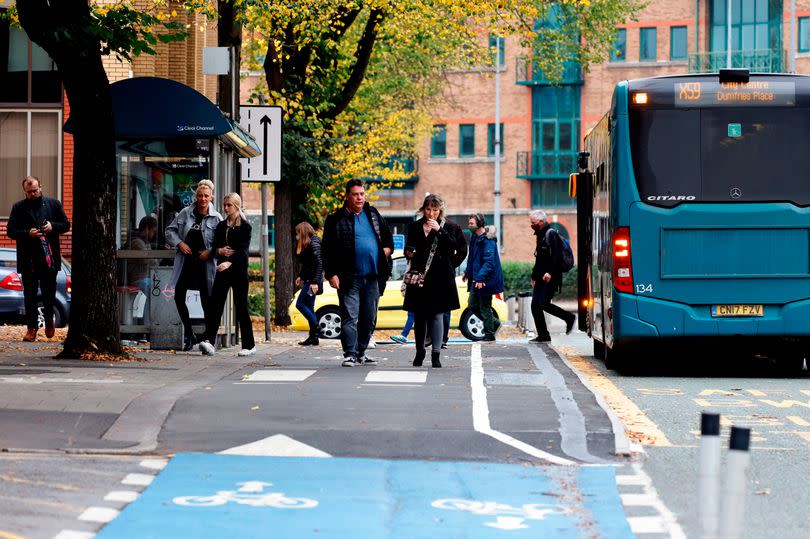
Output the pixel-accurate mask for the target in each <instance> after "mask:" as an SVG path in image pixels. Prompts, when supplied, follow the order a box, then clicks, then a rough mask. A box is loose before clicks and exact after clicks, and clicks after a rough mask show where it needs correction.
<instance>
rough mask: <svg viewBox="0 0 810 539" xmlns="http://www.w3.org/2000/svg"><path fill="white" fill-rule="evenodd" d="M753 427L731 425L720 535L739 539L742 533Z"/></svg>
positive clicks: (730, 538)
mask: <svg viewBox="0 0 810 539" xmlns="http://www.w3.org/2000/svg"><path fill="white" fill-rule="evenodd" d="M750 443H751V429H744V428H740V427H731V438H730V439H729V446H728V448H729V452H728V460H727V462H726V479H725V483H724V485H723V501H722V509H721V511H720V537H723V538H728V539H737V538H738V537H740V536H741V535H742V529H743V521H744V520H745V491H746V486H747V483H748V465H749V464H750V462H751V454H750V453H749V452H748V448H749V445H750Z"/></svg>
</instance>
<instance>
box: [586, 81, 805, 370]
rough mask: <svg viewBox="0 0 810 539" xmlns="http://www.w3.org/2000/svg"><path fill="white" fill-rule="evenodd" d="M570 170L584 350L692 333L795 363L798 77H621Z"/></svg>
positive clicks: (676, 339) (623, 348) (799, 246)
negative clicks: (587, 340)
mask: <svg viewBox="0 0 810 539" xmlns="http://www.w3.org/2000/svg"><path fill="white" fill-rule="evenodd" d="M578 166H579V168H580V170H581V172H579V173H578V174H574V175H572V178H571V191H572V196H576V198H577V210H578V266H579V268H580V271H579V279H580V281H579V283H578V284H579V310H580V313H579V314H580V317H579V318H580V329H582V330H583V331H587V332H588V334H589V335H590V336H591V337H592V339H593V348H594V356H596V357H597V358H599V359H605V361H606V363H607V366H608V367H610V368H620V367H621V366H622V365H624V364H626V363H627V362H628V360H630V359H634V358H637V357H638V354H637V353H636V352H638V351H639V350H645V351H646V352H648V355H647V356H646V357H652V356H651V353H653V352H654V350H656V349H658V350H662V349H670V348H671V345H675V344H681V343H683V342H689V343H690V344H692V341H691V339H695V340H696V341H708V343H707V344H711V343H718V344H720V345H721V346H727V345H742V346H744V347H745V349H746V350H747V351H751V352H756V351H758V350H761V351H762V353H765V354H767V355H768V356H769V357H771V358H775V359H776V364H777V365H778V366H779V367H781V368H783V369H784V373H785V374H797V373H799V372H800V371H801V370H802V367H803V363H804V356H805V352H806V351H807V350H808V344H810V77H806V76H799V75H776V74H749V73H748V71H747V70H739V69H730V70H721V71H720V72H719V73H714V74H705V75H697V74H696V75H678V76H664V77H652V78H645V79H638V80H630V81H623V82H621V83H619V84H618V85H617V86H616V88H615V90H614V93H613V99H612V104H611V107H610V110H609V112H608V113H607V114H606V115H605V116H604V117H603V118H602V119H601V120H600V121H599V122H598V123H597V125H596V126H595V127H594V128H593V129H592V130H591V131H590V132H589V133H588V134H587V135H586V137H585V151H584V152H582V153H581V154H580V157H579V163H578ZM687 339H690V340H689V341H687ZM645 345H651V346H645Z"/></svg>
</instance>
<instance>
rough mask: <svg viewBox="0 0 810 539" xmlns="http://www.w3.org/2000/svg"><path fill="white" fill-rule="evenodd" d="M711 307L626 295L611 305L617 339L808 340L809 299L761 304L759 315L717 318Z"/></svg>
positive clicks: (620, 295)
mask: <svg viewBox="0 0 810 539" xmlns="http://www.w3.org/2000/svg"><path fill="white" fill-rule="evenodd" d="M711 309H712V306H711V305H686V304H683V303H677V302H674V301H666V300H661V299H654V298H645V297H642V296H633V295H629V294H616V295H615V297H614V302H613V316H614V320H613V323H614V328H615V329H614V335H615V337H616V338H618V340H620V341H621V340H625V339H645V338H656V337H658V338H670V337H736V336H745V337H808V336H810V299H807V300H801V301H795V302H791V303H787V304H783V305H765V306H764V311H763V316H757V317H753V316H752V317H729V318H717V317H713V316H712V314H711Z"/></svg>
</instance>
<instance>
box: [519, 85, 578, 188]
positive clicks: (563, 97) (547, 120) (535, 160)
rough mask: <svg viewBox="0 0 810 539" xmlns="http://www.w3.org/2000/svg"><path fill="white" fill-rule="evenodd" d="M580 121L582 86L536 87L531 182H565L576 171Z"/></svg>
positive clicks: (530, 161)
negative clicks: (539, 180) (540, 180)
mask: <svg viewBox="0 0 810 539" xmlns="http://www.w3.org/2000/svg"><path fill="white" fill-rule="evenodd" d="M579 118H580V88H579V87H578V86H557V87H555V86H544V87H535V88H533V94H532V151H531V153H530V154H529V155H528V156H527V162H526V168H527V170H528V177H529V178H530V179H542V180H543V181H545V180H557V179H559V180H563V179H567V178H568V175H569V174H570V173H572V172H575V171H576V155H577V149H578V146H579V126H580V120H579ZM555 200H556V199H555ZM555 204H557V203H556V202H555Z"/></svg>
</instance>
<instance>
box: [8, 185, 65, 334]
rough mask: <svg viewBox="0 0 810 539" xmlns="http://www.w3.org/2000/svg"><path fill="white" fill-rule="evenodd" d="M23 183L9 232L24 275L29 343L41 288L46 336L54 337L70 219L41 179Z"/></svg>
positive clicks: (34, 327) (34, 324)
mask: <svg viewBox="0 0 810 539" xmlns="http://www.w3.org/2000/svg"><path fill="white" fill-rule="evenodd" d="M22 186H23V191H25V198H24V199H23V200H20V201H19V202H17V203H15V204H14V206H13V207H12V208H11V214H10V215H9V218H8V225H7V228H6V233H7V234H8V235H9V237H10V238H12V239H14V240H16V241H17V271H18V272H19V273H20V275H21V276H22V283H23V296H24V301H25V318H26V324H27V326H28V331H27V332H26V334H25V337H23V340H24V341H29V342H30V341H35V340H36V338H37V328H38V326H39V324H38V321H37V314H38V313H37V292H38V291H39V289H40V288H41V289H42V304H43V307H44V309H43V310H44V315H45V336H46V337H48V338H51V337H53V336H54V332H55V331H54V321H53V305H54V302H55V301H56V274H57V273H58V272H59V270H60V269H61V268H62V254H61V251H60V248H59V235H60V234H64V233H65V232H67V231H68V230H70V221H68V218H67V216H66V215H65V210H64V209H63V208H62V203H61V202H59V201H58V200H56V199H53V198H48V197H45V196H42V187H41V186H40V183H39V178H37V177H35V176H26V177H25V179H24V180H23V182H22Z"/></svg>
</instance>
